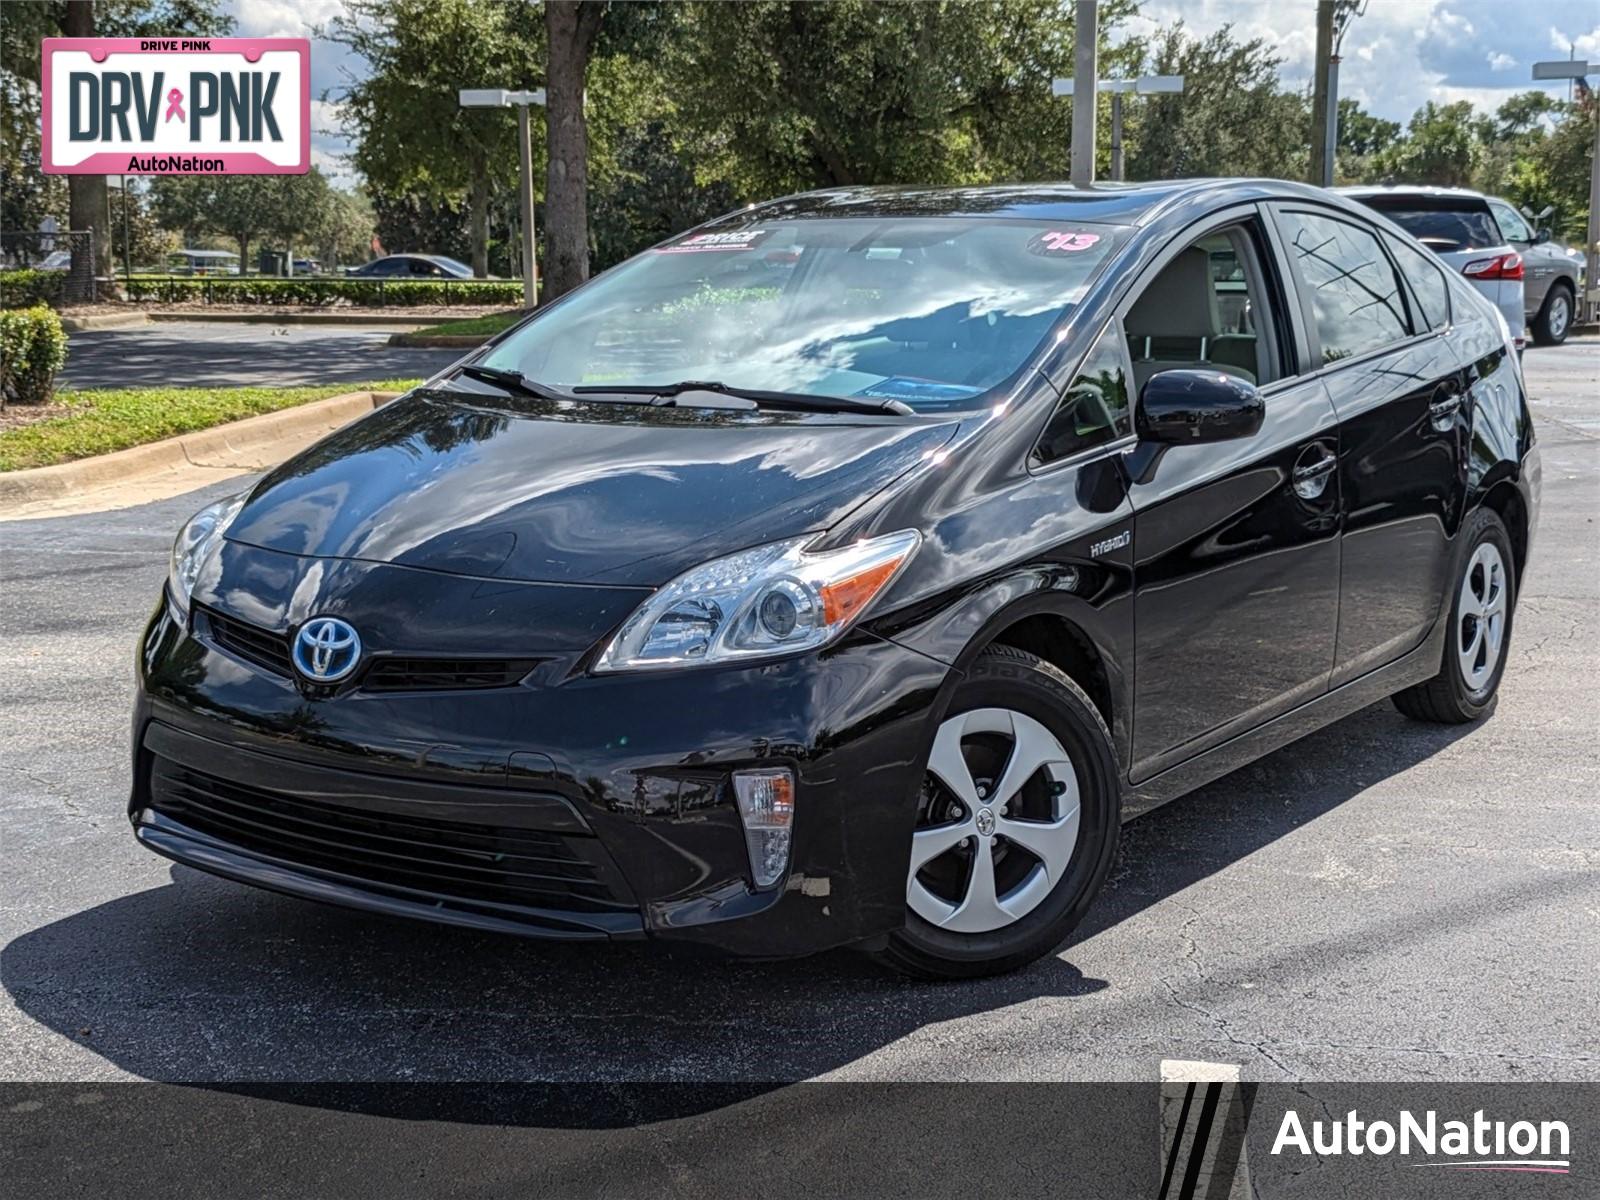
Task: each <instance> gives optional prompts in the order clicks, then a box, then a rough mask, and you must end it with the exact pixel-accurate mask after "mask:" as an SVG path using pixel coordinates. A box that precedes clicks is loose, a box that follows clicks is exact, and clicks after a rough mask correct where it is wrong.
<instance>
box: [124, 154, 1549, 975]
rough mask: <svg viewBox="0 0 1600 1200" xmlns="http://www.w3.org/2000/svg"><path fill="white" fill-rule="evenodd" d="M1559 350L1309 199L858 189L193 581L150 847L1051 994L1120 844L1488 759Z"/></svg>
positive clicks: (269, 488)
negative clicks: (1279, 796) (1029, 965)
mask: <svg viewBox="0 0 1600 1200" xmlns="http://www.w3.org/2000/svg"><path fill="white" fill-rule="evenodd" d="M1533 443H1534V437H1533V428H1532V424H1531V420H1530V417H1529V414H1528V409H1527V404H1526V400H1525V396H1524V389H1523V382H1522V377H1521V373H1520V367H1519V364H1518V360H1517V356H1516V354H1515V352H1514V349H1513V341H1512V336H1511V331H1509V330H1508V329H1507V328H1506V327H1505V325H1504V323H1503V321H1502V320H1501V319H1500V318H1499V317H1498V316H1497V315H1496V313H1495V311H1494V309H1493V308H1492V307H1490V306H1489V305H1487V304H1486V303H1485V302H1484V301H1483V300H1482V299H1481V298H1480V297H1478V296H1477V295H1475V294H1474V293H1473V291H1472V290H1471V289H1470V288H1468V287H1466V286H1465V285H1464V284H1463V283H1462V281H1461V280H1460V279H1459V278H1458V277H1456V276H1455V275H1454V274H1453V273H1450V272H1447V271H1445V270H1444V269H1442V267H1441V265H1440V263H1439V262H1438V260H1436V259H1435V258H1434V257H1433V256H1432V255H1430V254H1429V253H1428V252H1427V251H1426V250H1424V249H1423V248H1422V247H1421V246H1419V245H1418V244H1417V243H1416V242H1415V241H1413V240H1412V239H1411V238H1410V237H1409V236H1408V235H1406V234H1405V233H1404V232H1402V231H1401V230H1399V229H1398V228H1397V227H1396V226H1394V225H1392V224H1390V223H1389V222H1388V221H1387V220H1386V219H1385V218H1383V217H1382V216H1381V215H1379V214H1377V213H1374V212H1372V211H1370V210H1368V209H1364V208H1361V207H1359V206H1357V205H1355V204H1353V203H1351V202H1349V201H1347V200H1344V199H1341V198H1340V197H1338V196H1335V195H1332V194H1330V193H1327V192H1324V191H1320V190H1317V189H1313V188H1307V187H1302V186H1298V185H1295V184H1289V183H1284V182H1281V181H1240V180H1201V181H1192V182H1180V183H1158V184H1141V185H1134V186H1127V187H1121V186H1118V187H1095V188H1074V187H1067V186H1061V185H1029V186H1012V187H993V188H970V189H955V190H933V189H919V188H898V189H877V188H873V189H841V190H834V191H826V192H816V193H811V194H807V195H802V196H796V197H790V198H787V199H783V200H778V201H774V202H771V203H768V204H763V205H757V206H752V207H750V208H748V209H744V210H741V211H739V212H737V213H734V214H731V215H729V216H727V217H723V218H721V219H718V220H715V221H712V222H710V223H708V224H706V225H704V226H701V227H699V228H697V229H694V230H692V231H690V232H688V233H686V234H684V235H682V236H680V237H676V238H673V239H671V240H669V241H667V242H665V243H663V244H661V245H658V246H656V247H654V248H653V249H651V250H648V251H646V252H645V253H643V254H641V255H639V256H638V257H636V258H634V259H631V260H630V261H628V262H626V263H623V264H622V265H620V266H618V267H616V268H614V269H613V270H610V271H607V272H606V273H604V274H603V275H601V276H599V277H598V278H596V279H595V280H593V281H592V282H590V283H589V284H588V285H586V286H584V287H582V288H580V289H578V290H577V291H575V292H573V293H571V294H569V295H568V296H566V297H564V298H562V299H561V300H560V301H558V302H556V303H554V304H551V305H548V306H547V307H545V308H542V309H540V310H539V311H538V312H537V313H536V314H535V315H533V316H532V317H531V318H529V319H527V320H525V321H524V322H522V323H521V324H519V325H518V326H516V327H515V328H513V329H511V330H510V331H508V332H506V333H505V334H503V335H501V336H500V337H498V338H497V339H495V340H494V341H493V342H492V343H490V344H489V345H488V346H486V347H485V348H484V349H483V350H481V351H479V352H478V353H476V354H474V355H472V356H469V358H467V359H465V360H463V361H462V362H461V363H459V364H457V365H456V366H454V367H452V368H451V369H449V370H447V371H445V372H443V373H442V374H441V375H439V376H438V377H437V378H435V379H433V380H431V381H429V383H428V384H427V385H425V386H424V387H421V388H418V389H416V390H415V391H412V392H410V393H408V394H407V395H405V396H402V397H400V398H399V399H397V400H395V401H393V402H392V403H390V404H388V405H386V406H384V407H382V408H380V409H378V410H377V411H375V412H373V413H372V414H371V415H370V416H368V417H366V418H363V419H362V420H359V421H357V422H355V423H354V424H352V425H349V426H347V427H345V428H344V429H341V430H339V431H338V432H336V433H334V434H333V435H332V436H330V437H328V438H327V439H326V440H324V441H322V442H320V443H319V444H317V445H315V446H313V447H311V448H310V449H308V450H306V451H305V452H303V453H301V454H300V455H298V456H297V457H295V458H293V459H291V460H290V461H288V462H287V463H285V464H283V465H282V466H281V467H279V468H278V469H276V470H274V471H273V472H271V473H270V474H268V475H267V476H266V477H264V478H262V479H260V480H259V481H258V482H256V483H254V484H253V485H251V486H250V487H249V488H247V489H246V490H245V491H243V492H241V493H239V494H238V495H237V496H234V497H231V498H229V499H227V500H223V501H220V502H218V503H216V504H213V505H211V506H209V507H207V508H205V509H204V510H202V511H201V512H200V513H198V514H196V515H195V517H194V518H193V519H191V520H190V521H189V523H188V524H187V525H186V526H185V527H184V528H183V530H182V531H181V532H180V533H179V535H178V539H177V543H176V545H175V546H174V549H173V556H172V568H171V573H170V577H169V579H168V581H167V584H166V588H165V594H164V595H163V596H162V598H161V601H160V603H159V605H158V606H157V608H156V611H155V614H154V616H153V617H152V619H151V621H150V624H149V627H148V628H147V629H146V631H145V633H144V635H143V638H142V639H141V642H140V646H139V656H138V657H139V665H138V677H139V691H138V699H137V704H136V708H135V715H134V747H135V751H134V763H133V789H132V799H131V802H130V806H129V811H130V816H131V818H132V822H133V826H134V830H135V834H136V836H137V837H138V839H139V840H140V841H141V842H143V843H144V844H145V845H146V846H148V847H149V848H150V849H152V850H154V851H156V852H158V853H160V854H164V855H166V856H168V857H169V858H172V859H175V860H177V861H179V862H182V863H187V864H189V865H190V866H193V867H197V868H200V869H202V870H205V871H210V872H213V873H215V874H217V875H221V876H224V877H226V878H229V879H233V880H237V881H240V882H242V883H247V884H255V885H258V886H260V887H265V888H270V889H273V890H275V891H278V892H283V893H287V894H289V895H293V896H300V897H305V898H309V899H314V900H323V901H328V902H332V903H336V904H343V905H351V906H355V907H358V908H363V909H368V910H372V911H374V912H378V913H387V914H393V915H399V916H410V917H419V918H424V919H427V920H430V921H441V922H447V923H451V924H455V925H460V926H469V927H473V928H477V929H488V930H501V931H505V932H509V933H520V934H526V935H532V936H536V937H545V938H561V939H603V938H616V939H623V938H639V937H652V938H657V939H660V940H662V941H676V942H696V943H702V944H706V945H710V946H714V947H718V948H721V949H723V950H727V951H731V952H735V953H743V954H755V955H778V954H803V953H808V952H812V951H817V950H821V949H824V948H827V947H832V946H839V945H847V944H849V945H856V946H860V947H862V948H864V949H867V950H870V951H873V952H875V953H877V954H879V955H881V956H882V957H884V958H885V959H887V960H888V961H889V962H891V963H893V964H895V965H897V966H899V967H901V968H903V969H905V970H908V971H911V972H914V973H918V974H922V975H927V976H936V977H952V976H967V975H978V974H985V973H991V972H996V971H1002V970H1006V969H1010V968H1014V967H1017V966H1019V965H1021V964H1023V963H1026V962H1028V961H1030V960H1032V959H1034V958H1036V957H1038V956H1040V955H1043V954H1046V953H1049V952H1050V951H1051V950H1052V949H1054V948H1055V947H1056V946H1058V945H1059V944H1060V943H1061V942H1062V941H1063V939H1065V938H1066V937H1067V936H1068V934H1069V933H1070V932H1071V931H1072V929H1073V928H1074V926H1075V925H1076V924H1077V923H1078V921H1079V920H1080V919H1081V918H1082V916H1083V915H1084V912H1085V910H1086V909H1087V908H1088V907H1089V905H1090V903H1091V902H1092V901H1093V899H1094V897H1095V894H1096V892H1097V891H1098V889H1099V888H1100V886H1101V884H1102V883H1103V882H1104V880H1105V878H1106V874H1107V871H1108V869H1109V867H1110V864H1111V860H1112V855H1113V851H1114V849H1115V847H1116V844H1117V840H1118V830H1119V826H1120V823H1121V822H1123V821H1125V820H1128V819H1129V818H1131V817H1134V816H1136V815H1138V814H1139V813H1142V812H1144V811H1146V810H1148V809H1150V808H1151V807H1153V806H1154V805H1156V804H1159V803H1161V802H1163V801H1165V800H1168V799H1171V798H1173V797H1175V796H1177V795H1180V794H1181V793H1183V792H1185V791H1189V790H1191V789H1193V788H1195V787H1197V786H1199V785H1200V784H1203V783H1205V782H1206V781H1208V780H1210V779H1213V778H1215V777H1217V776H1219V775H1222V774H1223V773H1225V772H1227V771H1230V770H1233V769H1234V768H1236V767H1238V766H1240V765H1242V764H1244V763H1246V762H1249V761H1250V760H1252V759H1254V758H1257V757H1259V756H1261V755H1263V754H1265V753H1267V752H1268V751H1270V750H1272V749H1274V748H1276V747H1278V746H1281V745H1283V744H1285V743H1286V742H1288V741H1290V740H1292V739H1294V738H1296V737H1299V736H1300V735H1302V734H1304V733H1306V732H1308V731H1310V730H1312V729H1315V728H1317V727H1319V726H1322V725H1325V724H1327V723H1328V722H1330V721H1333V720H1335V719H1336V718H1338V717H1340V716H1343V715H1344V714H1346V713H1349V712H1351V711H1352V710H1354V709H1357V708H1359V707H1361V706H1364V705H1367V704H1370V703H1373V702H1374V701H1377V700H1380V699H1382V698H1385V697H1389V696H1392V697H1393V698H1394V702H1395V703H1396V704H1397V705H1398V706H1399V707H1400V709H1401V711H1403V712H1404V713H1406V714H1407V715H1408V716H1411V717H1414V718H1417V719H1419V720H1426V721H1442V722H1466V721H1472V720H1475V719H1478V718H1480V717H1482V716H1484V715H1486V714H1487V713H1488V712H1489V711H1490V710H1491V709H1492V707H1493V705H1494V702H1495V694H1496V690H1497V688H1498V686H1499V683H1500V678H1501V673H1502V672H1503V671H1504V669H1505V665H1506V661H1507V648H1508V645H1509V640H1510V637H1511V631H1512V623H1513V617H1514V613H1515V601H1516V596H1517V588H1518V584H1519V582H1520V580H1521V578H1522V575H1523V572H1524V570H1525V568H1526V566H1527V562H1528V554H1529V545H1530V540H1531V533H1532V530H1533V528H1534V523H1535V517H1536V513H1537V503H1538V474H1539V471H1538V460H1537V455H1536V452H1535V450H1534V445H1533Z"/></svg>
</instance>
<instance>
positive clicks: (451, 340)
mask: <svg viewBox="0 0 1600 1200" xmlns="http://www.w3.org/2000/svg"><path fill="white" fill-rule="evenodd" d="M494 336H495V335H494V334H492V333H391V334H390V335H389V341H388V343H387V344H388V345H390V346H395V347H398V348H401V349H406V350H471V349H472V348H473V347H474V346H481V345H483V344H484V343H485V342H487V341H488V340H489V339H490V338H492V337H494Z"/></svg>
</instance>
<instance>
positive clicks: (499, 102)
mask: <svg viewBox="0 0 1600 1200" xmlns="http://www.w3.org/2000/svg"><path fill="white" fill-rule="evenodd" d="M534 105H539V106H540V107H541V108H542V107H543V106H544V89H543V88H533V89H532V90H531V91H525V92H509V91H507V90H506V89H505V88H462V89H461V107H462V108H515V109H516V110H517V149H518V150H519V152H520V155H521V158H522V180H521V182H520V183H519V184H518V187H517V191H518V192H519V193H520V195H521V198H522V307H523V308H532V307H533V306H534V305H535V304H537V303H538V302H539V266H538V263H537V261H536V260H535V258H534V251H533V234H534V229H533V132H532V130H531V129H530V128H529V121H528V110H529V109H530V108H532V107H533V106H534Z"/></svg>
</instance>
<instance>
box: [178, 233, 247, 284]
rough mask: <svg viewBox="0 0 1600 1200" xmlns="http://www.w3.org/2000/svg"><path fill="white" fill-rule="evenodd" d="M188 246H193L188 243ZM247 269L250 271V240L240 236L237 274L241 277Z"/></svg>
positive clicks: (191, 243)
mask: <svg viewBox="0 0 1600 1200" xmlns="http://www.w3.org/2000/svg"><path fill="white" fill-rule="evenodd" d="M189 244H190V245H191V246H192V245H194V243H193V242H190V243H189ZM249 269H250V238H249V237H248V236H241V237H240V238H239V274H241V275H243V274H244V273H245V272H246V271H248V270H249Z"/></svg>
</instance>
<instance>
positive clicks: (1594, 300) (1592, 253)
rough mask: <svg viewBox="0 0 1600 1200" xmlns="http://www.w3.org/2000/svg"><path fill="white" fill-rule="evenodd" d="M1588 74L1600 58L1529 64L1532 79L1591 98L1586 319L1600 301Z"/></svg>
mask: <svg viewBox="0 0 1600 1200" xmlns="http://www.w3.org/2000/svg"><path fill="white" fill-rule="evenodd" d="M1591 74H1600V62H1593V63H1592V62H1585V61H1583V60H1581V59H1563V58H1555V59H1547V60H1546V61H1544V62H1536V63H1534V64H1533V77H1534V78H1535V79H1570V80H1572V81H1573V82H1574V83H1576V84H1577V85H1578V87H1579V88H1580V89H1581V91H1582V93H1583V94H1587V95H1588V96H1589V97H1590V98H1591V100H1592V101H1593V102H1594V103H1593V107H1594V108H1595V125H1594V146H1593V148H1592V149H1591V150H1590V151H1589V227H1588V228H1587V229H1586V230H1585V231H1584V242H1585V245H1584V247H1583V263H1584V268H1583V269H1584V280H1583V290H1584V295H1583V297H1582V303H1581V304H1580V306H1579V309H1580V311H1581V312H1582V314H1583V316H1584V317H1585V318H1586V319H1588V320H1593V319H1594V316H1595V311H1594V310H1595V306H1597V305H1600V99H1597V98H1595V96H1594V91H1593V90H1592V89H1591V88H1590V87H1589V76H1590V75H1591Z"/></svg>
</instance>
